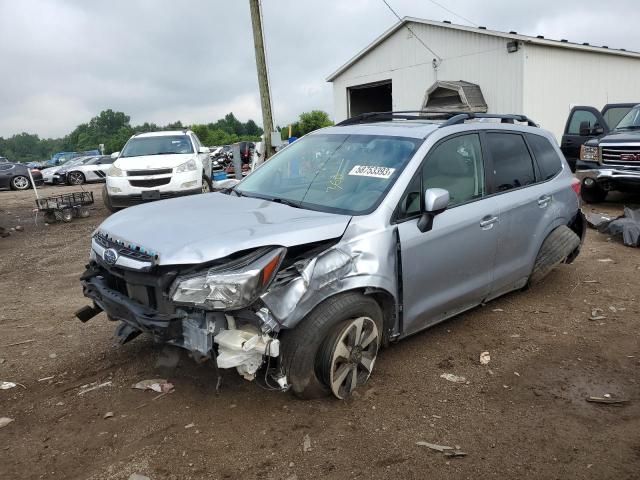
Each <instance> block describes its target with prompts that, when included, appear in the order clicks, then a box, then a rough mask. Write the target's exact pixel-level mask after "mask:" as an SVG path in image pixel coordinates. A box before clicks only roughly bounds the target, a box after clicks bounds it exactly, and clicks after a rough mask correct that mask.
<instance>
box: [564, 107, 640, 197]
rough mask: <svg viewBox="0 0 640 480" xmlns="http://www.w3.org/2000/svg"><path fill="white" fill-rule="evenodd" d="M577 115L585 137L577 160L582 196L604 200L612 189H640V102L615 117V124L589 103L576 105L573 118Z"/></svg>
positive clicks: (624, 190) (582, 135)
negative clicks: (619, 116) (620, 115)
mask: <svg viewBox="0 0 640 480" xmlns="http://www.w3.org/2000/svg"><path fill="white" fill-rule="evenodd" d="M576 117H577V118H578V119H582V120H580V132H581V139H584V140H586V141H585V142H584V143H583V144H582V145H581V146H580V155H579V159H578V160H577V162H576V176H577V177H578V178H579V179H580V180H581V181H582V198H583V200H584V201H585V202H588V203H598V202H603V201H604V200H605V199H606V197H607V195H608V193H609V192H611V191H622V192H639V193H640V105H636V106H635V107H633V108H630V109H629V110H628V111H627V113H626V114H625V115H624V116H623V117H622V119H620V120H619V121H618V120H617V119H616V123H615V126H614V127H610V123H609V121H607V118H605V117H604V116H603V115H602V114H600V112H598V111H597V110H596V109H593V108H590V107H576V108H575V109H574V110H573V112H572V116H571V117H570V119H575V118H576ZM572 121H573V122H574V123H576V122H577V121H578V120H572ZM580 141H582V140H580ZM563 143H564V140H563Z"/></svg>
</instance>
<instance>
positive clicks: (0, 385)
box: [0, 382, 18, 390]
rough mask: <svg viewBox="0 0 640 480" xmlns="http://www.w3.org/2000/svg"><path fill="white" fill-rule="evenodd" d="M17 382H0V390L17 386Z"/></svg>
mask: <svg viewBox="0 0 640 480" xmlns="http://www.w3.org/2000/svg"><path fill="white" fill-rule="evenodd" d="M17 386H18V384H17V383H13V382H0V390H9V389H10V388H14V387H17Z"/></svg>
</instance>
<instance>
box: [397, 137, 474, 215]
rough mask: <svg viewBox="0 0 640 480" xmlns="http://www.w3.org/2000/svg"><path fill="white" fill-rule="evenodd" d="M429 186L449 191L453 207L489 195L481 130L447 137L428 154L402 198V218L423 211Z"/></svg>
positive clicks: (450, 202) (400, 211)
mask: <svg viewBox="0 0 640 480" xmlns="http://www.w3.org/2000/svg"><path fill="white" fill-rule="evenodd" d="M428 188H443V189H445V190H447V191H448V192H449V198H450V200H449V208H451V207H455V206H457V205H460V204H463V203H466V202H469V201H472V200H475V199H478V198H481V197H482V196H483V195H484V194H485V181H484V164H483V161H482V149H481V148H480V138H479V136H478V134H477V133H473V134H468V135H459V136H456V137H452V138H449V139H446V140H444V141H443V142H441V143H440V144H439V145H437V146H436V147H435V148H434V149H432V150H431V151H430V152H429V153H428V154H427V157H426V159H425V161H424V163H423V164H422V167H421V169H420V171H419V174H418V175H417V176H416V177H415V178H414V179H413V181H412V182H411V184H410V186H409V189H408V190H407V193H406V194H405V196H404V198H403V199H402V201H401V204H400V209H399V217H400V218H411V217H415V216H416V215H418V214H420V211H421V206H422V197H423V195H424V191H425V190H426V189H428Z"/></svg>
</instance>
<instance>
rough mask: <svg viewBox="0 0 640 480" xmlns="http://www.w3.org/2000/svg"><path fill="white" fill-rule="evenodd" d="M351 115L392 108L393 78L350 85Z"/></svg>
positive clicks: (385, 110) (386, 110) (388, 110)
mask: <svg viewBox="0 0 640 480" xmlns="http://www.w3.org/2000/svg"><path fill="white" fill-rule="evenodd" d="M348 90H349V117H355V116H356V115H360V114H362V113H369V112H390V111H391V110H392V99H391V80H384V81H382V82H376V83H369V84H366V85H357V86H355V87H349V89H348Z"/></svg>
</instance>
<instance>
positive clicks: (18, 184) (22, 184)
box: [11, 175, 31, 190]
mask: <svg viewBox="0 0 640 480" xmlns="http://www.w3.org/2000/svg"><path fill="white" fill-rule="evenodd" d="M30 186H31V182H30V181H29V179H28V178H27V177H25V176H24V175H16V176H15V177H13V178H12V179H11V190H27V189H28V188H29V187H30Z"/></svg>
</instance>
